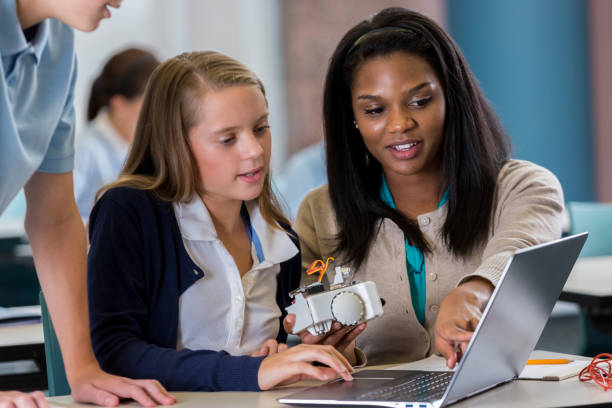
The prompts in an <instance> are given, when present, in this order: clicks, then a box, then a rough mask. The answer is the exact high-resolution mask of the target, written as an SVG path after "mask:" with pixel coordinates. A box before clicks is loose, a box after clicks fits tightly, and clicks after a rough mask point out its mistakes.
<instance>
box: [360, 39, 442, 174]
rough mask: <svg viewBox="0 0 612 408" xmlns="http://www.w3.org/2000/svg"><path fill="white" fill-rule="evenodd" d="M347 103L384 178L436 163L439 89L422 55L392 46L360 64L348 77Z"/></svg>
mask: <svg viewBox="0 0 612 408" xmlns="http://www.w3.org/2000/svg"><path fill="white" fill-rule="evenodd" d="M351 102H352V106H353V114H354V115H355V121H356V122H357V125H358V127H359V131H360V133H361V136H362V138H363V141H364V143H365V145H366V148H367V149H368V151H369V152H370V154H371V155H372V156H374V158H376V159H377V160H378V161H379V162H380V163H381V165H382V167H383V170H384V172H385V174H387V175H388V176H387V177H389V176H390V175H391V174H393V175H399V176H411V175H416V174H419V173H421V172H426V171H432V170H434V171H437V170H438V169H439V168H440V167H441V158H440V154H439V153H440V146H441V144H442V139H443V134H444V118H445V114H446V103H445V100H444V90H443V89H442V86H441V84H440V81H439V79H438V77H437V75H436V72H435V71H434V69H433V68H432V67H431V65H430V64H429V63H428V62H427V61H425V60H424V59H423V58H421V57H419V56H416V55H413V54H408V53H406V52H403V51H396V52H393V53H391V54H388V55H382V56H376V57H373V58H371V59H368V60H366V61H365V62H363V63H361V64H360V65H359V66H358V67H357V69H356V70H355V74H354V76H353V83H352V86H351Z"/></svg>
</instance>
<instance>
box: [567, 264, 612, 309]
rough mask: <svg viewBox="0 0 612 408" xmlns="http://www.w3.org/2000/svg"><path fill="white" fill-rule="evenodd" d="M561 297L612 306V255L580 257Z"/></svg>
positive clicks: (594, 304) (583, 304)
mask: <svg viewBox="0 0 612 408" xmlns="http://www.w3.org/2000/svg"><path fill="white" fill-rule="evenodd" d="M559 299H561V300H567V301H569V302H576V303H578V304H580V305H581V306H586V307H591V306H593V307H605V308H612V256H592V257H585V258H578V261H576V265H574V269H572V273H571V274H570V276H569V278H568V279H567V283H566V284H565V286H564V287H563V293H561V296H560V298H559Z"/></svg>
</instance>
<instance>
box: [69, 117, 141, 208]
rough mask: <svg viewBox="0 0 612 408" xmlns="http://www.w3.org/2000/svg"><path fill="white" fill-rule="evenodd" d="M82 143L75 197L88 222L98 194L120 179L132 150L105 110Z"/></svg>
mask: <svg viewBox="0 0 612 408" xmlns="http://www.w3.org/2000/svg"><path fill="white" fill-rule="evenodd" d="M79 139H80V140H78V141H77V147H76V155H75V159H74V160H75V161H74V196H75V198H76V203H77V207H79V213H81V217H83V218H89V213H90V212H91V209H92V207H93V203H94V198H95V196H96V193H97V192H98V190H99V189H100V188H101V187H102V186H103V185H105V184H107V183H110V182H111V181H114V180H116V179H117V177H118V176H119V173H120V172H121V168H122V167H123V163H124V162H125V158H126V156H127V153H128V150H129V147H130V146H129V143H128V142H126V141H125V140H124V139H123V138H121V136H120V135H119V133H118V132H117V130H116V129H115V128H114V127H113V125H112V123H111V122H110V120H109V118H108V113H107V112H106V110H102V111H100V113H98V115H97V116H96V118H95V119H94V120H93V121H92V123H91V125H90V126H89V127H88V128H87V130H86V131H85V133H84V134H83V135H82V137H79Z"/></svg>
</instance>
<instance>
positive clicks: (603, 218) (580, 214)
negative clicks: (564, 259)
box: [567, 201, 612, 257]
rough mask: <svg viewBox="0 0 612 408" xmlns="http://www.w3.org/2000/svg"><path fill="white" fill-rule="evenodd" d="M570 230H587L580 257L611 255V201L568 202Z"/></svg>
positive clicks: (573, 231) (574, 231)
mask: <svg viewBox="0 0 612 408" xmlns="http://www.w3.org/2000/svg"><path fill="white" fill-rule="evenodd" d="M567 208H568V212H569V216H570V225H571V226H570V232H571V233H572V234H576V233H578V232H583V231H588V232H589V239H588V240H587V242H586V243H585V244H584V248H582V252H581V253H580V256H581V257H587V256H602V255H612V203H595V202H576V201H574V202H569V203H568V205H567Z"/></svg>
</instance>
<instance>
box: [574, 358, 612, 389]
mask: <svg viewBox="0 0 612 408" xmlns="http://www.w3.org/2000/svg"><path fill="white" fill-rule="evenodd" d="M610 362H612V354H608V353H602V354H598V355H596V356H595V357H594V358H593V360H591V362H590V363H589V365H588V366H586V367H584V368H583V369H582V371H580V376H579V378H580V381H590V380H593V382H595V384H599V385H601V386H602V387H603V389H604V390H606V391H607V390H608V389H610V388H612V364H610Z"/></svg>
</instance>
